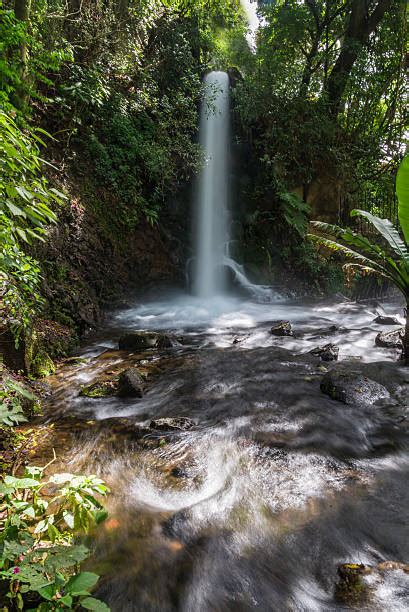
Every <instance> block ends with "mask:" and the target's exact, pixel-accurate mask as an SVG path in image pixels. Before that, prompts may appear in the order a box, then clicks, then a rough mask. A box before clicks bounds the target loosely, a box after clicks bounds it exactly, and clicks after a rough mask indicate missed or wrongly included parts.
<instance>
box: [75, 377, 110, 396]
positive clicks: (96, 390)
mask: <svg viewBox="0 0 409 612" xmlns="http://www.w3.org/2000/svg"><path fill="white" fill-rule="evenodd" d="M117 387H118V381H117V380H113V381H112V380H106V381H101V382H96V383H93V384H92V385H87V386H86V387H82V389H81V391H80V395H81V396H82V397H90V398H99V397H110V396H112V395H115V393H116V392H117Z"/></svg>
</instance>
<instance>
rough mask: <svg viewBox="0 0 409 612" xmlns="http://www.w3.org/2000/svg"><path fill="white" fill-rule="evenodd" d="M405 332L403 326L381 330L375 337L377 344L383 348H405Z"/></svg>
mask: <svg viewBox="0 0 409 612" xmlns="http://www.w3.org/2000/svg"><path fill="white" fill-rule="evenodd" d="M404 334H405V331H404V329H403V327H402V328H401V329H395V330H393V331H389V332H379V334H378V335H377V336H376V338H375V344H376V346H380V347H382V348H403V336H404Z"/></svg>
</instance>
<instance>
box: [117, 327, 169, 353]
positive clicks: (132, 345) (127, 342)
mask: <svg viewBox="0 0 409 612" xmlns="http://www.w3.org/2000/svg"><path fill="white" fill-rule="evenodd" d="M172 346H173V342H172V339H171V338H170V337H169V336H167V335H166V334H159V333H156V332H146V331H134V332H127V333H126V334H124V335H123V336H121V337H120V339H119V350H120V351H146V350H147V349H154V348H158V349H163V348H170V347H172Z"/></svg>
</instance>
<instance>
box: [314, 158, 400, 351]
mask: <svg viewBox="0 0 409 612" xmlns="http://www.w3.org/2000/svg"><path fill="white" fill-rule="evenodd" d="M397 191H398V196H399V220H400V225H401V230H402V234H403V236H401V235H400V233H399V231H398V230H397V229H396V228H395V227H394V226H393V224H392V223H391V222H390V221H389V220H388V219H380V218H379V217H375V216H374V215H372V214H371V213H369V212H367V211H363V210H353V211H352V213H351V215H352V216H353V217H357V216H359V217H363V218H365V219H367V220H368V221H369V223H370V224H371V225H372V226H373V227H374V229H375V230H376V231H377V232H378V235H379V238H378V241H377V242H374V241H371V240H369V239H368V238H367V237H366V236H363V235H362V234H358V233H356V232H354V231H353V230H352V229H349V228H347V229H343V228H341V227H338V226H337V225H330V224H328V223H323V222H322V221H314V222H313V223H312V225H313V227H315V228H316V229H317V230H319V231H320V232H321V233H322V234H324V236H322V235H315V234H310V238H311V239H312V240H313V241H314V242H317V243H318V244H320V245H322V246H324V247H326V248H328V249H332V250H335V251H340V252H342V253H343V254H344V255H345V257H347V258H348V259H351V260H352V263H347V264H346V265H345V266H344V267H345V268H347V269H349V268H351V267H358V268H360V269H361V270H364V271H366V272H373V273H375V274H379V275H381V276H384V277H385V278H387V279H388V280H389V281H390V282H391V283H392V284H393V285H395V287H397V288H398V289H399V291H400V292H401V293H402V295H403V297H404V299H405V301H406V330H405V336H404V338H403V356H404V357H405V358H406V359H408V358H409V197H408V195H409V156H406V157H405V158H404V159H403V162H402V164H401V166H400V169H399V172H398V180H397Z"/></svg>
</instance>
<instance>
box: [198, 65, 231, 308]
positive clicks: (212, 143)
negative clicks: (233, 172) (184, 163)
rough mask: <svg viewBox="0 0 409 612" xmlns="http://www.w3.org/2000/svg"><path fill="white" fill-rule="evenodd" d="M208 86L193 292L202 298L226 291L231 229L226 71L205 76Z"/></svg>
mask: <svg viewBox="0 0 409 612" xmlns="http://www.w3.org/2000/svg"><path fill="white" fill-rule="evenodd" d="M205 85H206V87H205V96H204V100H203V103H202V109H201V120H200V143H201V145H202V147H203V150H204V152H205V157H206V160H205V166H204V168H203V170H202V173H201V176H200V180H199V186H198V194H197V211H196V225H197V227H196V240H197V242H196V244H197V252H196V262H195V263H196V265H195V282H194V290H195V293H196V294H197V295H198V296H199V297H206V298H210V297H214V296H216V295H221V294H223V293H225V291H226V270H225V268H224V266H223V263H224V254H225V245H226V243H227V241H228V226H229V213H228V193H229V189H228V181H229V176H228V174H229V163H228V159H229V140H230V126H229V123H230V112H229V111H230V109H229V77H228V75H227V74H226V73H225V72H211V73H209V74H208V75H206V77H205Z"/></svg>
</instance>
